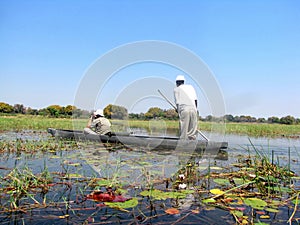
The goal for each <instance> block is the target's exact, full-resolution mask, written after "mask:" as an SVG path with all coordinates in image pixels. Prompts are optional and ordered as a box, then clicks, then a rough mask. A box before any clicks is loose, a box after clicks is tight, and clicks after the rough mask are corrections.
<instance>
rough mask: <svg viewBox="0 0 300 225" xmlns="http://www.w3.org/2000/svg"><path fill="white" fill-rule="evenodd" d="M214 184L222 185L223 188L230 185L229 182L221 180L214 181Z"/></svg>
mask: <svg viewBox="0 0 300 225" xmlns="http://www.w3.org/2000/svg"><path fill="white" fill-rule="evenodd" d="M214 182H215V183H216V184H220V185H224V186H226V185H229V184H230V182H229V180H228V179H221V178H217V179H214Z"/></svg>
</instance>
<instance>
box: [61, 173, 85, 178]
mask: <svg viewBox="0 0 300 225" xmlns="http://www.w3.org/2000/svg"><path fill="white" fill-rule="evenodd" d="M63 178H66V179H71V178H83V176H82V175H80V174H78V173H69V174H66V175H65V176H64V177H63Z"/></svg>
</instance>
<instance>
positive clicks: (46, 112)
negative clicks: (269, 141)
mask: <svg viewBox="0 0 300 225" xmlns="http://www.w3.org/2000/svg"><path fill="white" fill-rule="evenodd" d="M92 112H93V111H92V110H90V111H88V110H82V109H79V108H77V107H76V106H72V105H67V106H60V105H50V106H48V107H46V108H42V109H32V108H30V107H25V106H24V105H22V104H15V105H13V106H12V105H9V104H7V103H4V102H0V113H1V114H27V115H39V116H48V117H56V118H58V117H62V118H64V117H74V118H88V117H90V115H91V114H92ZM103 113H104V116H105V117H107V118H109V119H121V120H122V119H135V120H151V119H167V120H178V114H177V112H176V111H175V110H174V109H161V108H159V107H151V108H149V109H148V111H147V112H145V113H128V110H127V109H126V108H125V107H122V106H117V105H112V104H109V105H107V106H106V107H105V108H104V109H103ZM199 120H201V121H208V122H221V121H225V122H236V123H278V124H288V125H289V124H300V119H299V118H294V117H293V116H290V115H288V116H285V117H281V118H279V117H275V116H272V117H269V118H267V119H265V118H255V117H252V116H245V115H241V116H233V115H224V116H222V117H215V116H212V115H209V116H206V117H201V116H199Z"/></svg>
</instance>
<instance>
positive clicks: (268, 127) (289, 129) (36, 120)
mask: <svg viewBox="0 0 300 225" xmlns="http://www.w3.org/2000/svg"><path fill="white" fill-rule="evenodd" d="M111 122H112V128H113V130H114V131H122V129H123V130H124V129H126V128H128V127H130V128H143V129H146V130H150V129H160V128H161V129H168V130H169V129H170V130H174V131H176V130H178V121H174V120H172V121H169V120H155V119H154V120H149V121H148V120H133V119H130V120H111ZM86 123H87V119H72V118H50V117H44V116H31V115H17V116H3V115H2V116H0V131H1V132H3V131H21V130H38V131H41V130H46V129H47V128H49V127H52V128H57V129H76V130H83V128H84V127H85V126H86ZM198 129H199V130H202V131H208V132H222V131H223V132H224V131H225V133H226V134H237V135H248V136H251V137H272V138H276V137H286V138H300V124H293V125H285V124H268V123H236V122H226V123H220V122H219V123H218V122H203V121H199V124H198Z"/></svg>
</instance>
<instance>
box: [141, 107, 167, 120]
mask: <svg viewBox="0 0 300 225" xmlns="http://www.w3.org/2000/svg"><path fill="white" fill-rule="evenodd" d="M164 116H165V114H164V111H163V110H162V109H161V108H158V107H152V108H150V109H149V110H148V111H147V112H146V113H145V117H146V118H148V119H152V118H159V117H164Z"/></svg>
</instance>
